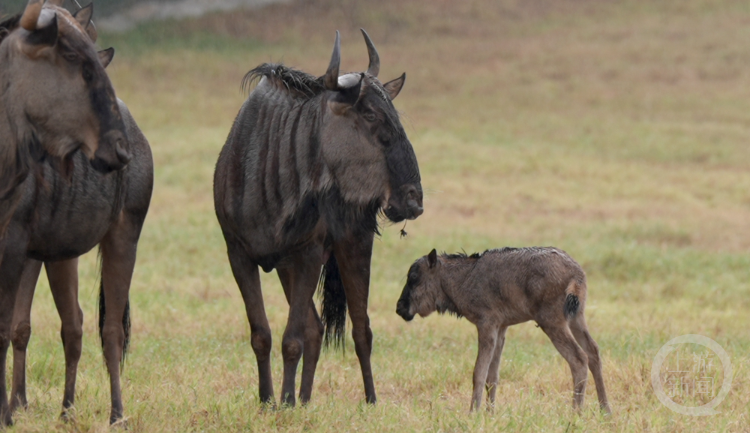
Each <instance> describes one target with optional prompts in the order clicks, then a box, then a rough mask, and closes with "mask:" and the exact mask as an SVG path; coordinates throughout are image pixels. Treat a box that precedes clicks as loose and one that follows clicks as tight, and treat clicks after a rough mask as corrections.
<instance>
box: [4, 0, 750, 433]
mask: <svg viewBox="0 0 750 433" xmlns="http://www.w3.org/2000/svg"><path fill="white" fill-rule="evenodd" d="M749 22H750V6H748V5H747V4H745V3H741V2H732V1H709V0H689V1H688V0H680V1H677V0H675V1H660V2H647V1H638V0H623V1H613V2H599V1H571V0H566V1H551V0H534V1H523V2H517V1H512V0H506V1H499V2H493V1H489V0H467V1H463V2H452V1H447V0H438V1H433V2H429V3H425V2H420V1H416V0H405V1H404V0H401V1H396V0H384V1H381V2H377V3H374V2H364V1H356V0H328V1H316V2H300V3H295V4H292V5H282V6H274V7H270V8H266V9H262V10H256V11H252V12H234V13H231V14H217V15H211V16H207V17H203V18H201V19H196V20H190V21H186V22H179V23H169V22H168V23H162V24H158V25H148V26H143V27H141V28H139V29H137V30H134V31H132V32H130V33H127V34H124V35H106V34H105V35H102V37H101V39H100V45H101V46H102V47H108V46H110V45H112V46H114V47H115V48H116V49H117V56H116V58H115V60H114V62H113V64H112V65H111V66H110V67H109V72H110V74H111V77H112V80H113V82H114V84H115V87H116V89H117V93H118V96H119V97H120V98H122V99H123V100H125V101H126V103H127V104H128V105H129V107H130V109H131V111H132V113H133V115H134V116H135V117H136V119H137V120H138V122H139V124H140V125H141V127H142V129H143V130H144V132H145V134H146V136H147V137H148V138H149V140H150V142H151V144H152V146H153V150H154V156H155V160H156V167H157V168H156V186H155V192H154V197H153V201H152V207H151V211H150V213H149V217H148V219H147V221H146V225H145V228H144V232H143V236H142V239H141V243H140V249H139V260H138V265H137V267H136V272H135V277H134V281H133V287H132V291H131V302H132V311H133V342H132V352H131V354H130V356H129V358H128V361H127V364H126V368H125V371H124V382H123V387H124V390H123V395H124V398H125V410H126V414H127V415H128V416H129V426H130V429H129V430H130V431H133V432H155V431H174V432H184V431H216V432H226V431H276V430H281V431H303V430H304V431H337V430H338V431H399V432H400V431H436V432H437V431H498V430H506V431H529V432H538V431H563V430H564V431H747V430H748V429H750V422H749V421H748V417H750V409H748V407H750V376H748V353H750V335H749V334H748V331H747V329H748V323H749V322H748V319H747V311H748V308H750V254H749V253H750V146H749V145H748V143H750V72H748V71H750V26H748V23H749ZM359 27H364V28H366V29H367V31H368V32H369V33H370V35H371V36H372V38H373V40H374V41H375V43H376V45H377V47H378V49H379V51H380V54H381V62H382V69H381V70H382V72H381V76H382V78H383V79H390V78H394V77H396V76H398V75H400V74H401V73H402V72H404V71H406V72H407V77H408V78H407V82H406V86H405V88H404V90H403V92H402V93H401V95H400V96H399V97H398V99H397V100H396V102H395V103H396V106H397V108H398V109H399V110H400V111H401V112H402V115H403V122H404V125H405V126H406V128H407V133H408V134H409V136H410V138H411V141H412V143H413V145H414V148H415V150H416V153H417V157H418V159H419V162H420V168H421V170H422V177H423V187H424V188H425V190H426V197H425V213H424V215H423V216H422V217H420V218H419V219H418V220H416V221H413V222H409V223H408V225H407V227H406V230H407V231H408V232H409V235H408V236H407V237H406V238H405V239H400V238H399V229H401V226H400V225H399V226H386V227H385V228H384V230H383V235H382V236H381V238H380V239H379V240H378V241H376V245H375V251H374V258H373V279H372V289H371V298H370V313H371V321H372V328H373V332H374V334H375V340H374V353H373V365H374V374H375V384H376V389H377V391H378V396H379V399H380V401H379V402H378V404H377V406H374V407H370V406H367V405H364V404H363V399H364V394H363V389H362V385H361V383H362V381H361V376H360V373H359V367H358V363H357V358H356V355H355V353H354V350H353V343H352V342H351V339H349V340H348V346H347V348H346V352H345V354H343V355H342V354H341V353H340V352H338V353H337V352H333V351H329V352H328V353H327V354H324V355H323V356H322V357H321V362H320V364H319V367H318V374H317V377H316V385H315V388H314V392H313V400H312V402H311V404H310V405H309V406H308V407H306V408H297V409H294V410H280V411H266V412H261V411H260V406H259V404H258V400H257V371H256V364H255V358H254V355H253V353H252V350H251V347H250V344H249V334H250V331H249V326H248V325H247V320H246V317H245V316H244V308H243V306H242V301H241V298H240V296H239V291H238V290H237V287H236V284H235V282H234V280H233V278H232V276H231V272H230V270H229V266H228V262H227V259H226V254H225V247H224V243H223V239H222V238H221V234H220V230H219V227H218V223H217V222H216V219H215V216H214V212H213V202H212V193H211V191H212V187H211V182H212V175H213V166H214V162H215V160H216V158H217V156H218V152H219V150H220V148H221V146H222V145H223V143H224V140H225V138H226V135H227V133H228V130H229V127H230V125H231V123H232V121H233V119H234V116H235V115H236V113H237V110H238V109H239V106H240V105H241V103H242V101H243V99H244V95H243V93H242V92H241V91H240V87H239V86H240V80H241V78H242V76H243V75H244V73H245V72H246V71H248V70H249V69H251V68H252V67H254V66H255V65H257V64H259V63H261V62H266V61H283V62H285V63H286V64H289V65H293V66H296V67H299V68H301V69H304V70H306V71H309V72H311V73H314V74H322V73H323V72H324V71H325V68H326V66H327V64H328V60H329V58H330V50H331V47H332V42H333V37H334V31H335V30H336V29H338V30H341V32H342V44H343V46H342V49H343V54H342V61H343V64H342V69H343V70H362V69H364V68H365V67H366V65H367V53H366V49H365V45H364V43H363V41H362V39H361V36H360V35H359V32H358V30H357V29H358V28H359ZM505 245H512V246H525V245H555V246H557V247H560V248H562V249H565V250H566V251H568V252H569V253H570V254H571V255H572V256H573V257H575V258H576V259H577V260H578V261H579V262H580V263H581V264H582V265H583V267H584V269H585V270H586V271H587V273H588V277H589V300H588V306H587V311H586V316H587V320H588V323H589V326H590V328H591V332H592V335H593V337H594V338H595V339H596V341H597V342H598V343H599V345H600V347H601V349H602V353H603V359H604V375H605V381H606V384H607V386H608V391H609V394H610V402H611V405H612V408H613V412H614V413H613V415H612V416H611V417H604V416H602V415H601V414H600V413H599V412H598V410H597V405H596V397H595V394H594V389H593V381H589V387H588V390H587V396H586V401H587V403H586V407H585V409H584V411H583V412H582V413H580V414H576V413H574V412H573V411H572V410H571V409H570V407H569V403H570V400H571V393H572V384H571V379H570V372H569V369H568V367H567V364H565V362H564V361H563V359H562V358H561V357H560V356H559V354H557V352H556V351H555V349H554V347H553V346H552V345H551V343H550V342H549V340H548V339H547V338H546V336H545V335H544V334H543V333H542V332H541V330H539V329H537V328H536V327H535V326H534V324H533V323H528V324H524V325H519V326H516V327H513V328H511V329H510V330H509V332H508V339H507V343H506V346H505V352H504V354H503V361H502V365H501V369H500V385H499V390H498V404H497V407H496V409H495V411H494V412H492V413H485V412H484V411H482V412H481V413H478V414H469V413H468V407H469V400H470V393H471V372H472V368H473V365H474V359H475V355H476V346H477V344H476V336H475V332H476V331H475V329H474V327H473V326H472V325H471V324H469V323H468V322H466V321H465V320H463V321H457V320H456V319H455V318H452V317H442V316H437V315H433V316H430V317H428V318H427V319H419V318H418V319H416V320H415V321H414V322H413V323H408V324H407V323H405V322H403V321H402V320H401V319H400V318H399V317H398V316H396V314H395V312H394V311H395V306H396V300H397V299H398V296H399V294H400V291H401V288H402V287H403V284H404V282H405V275H406V271H407V269H408V267H409V265H410V264H411V262H412V261H413V260H414V259H416V258H417V257H419V256H421V255H423V254H426V253H427V252H429V250H430V249H431V248H433V247H436V248H438V250H445V251H448V252H453V251H458V250H461V249H464V250H466V251H467V252H472V251H482V250H484V249H487V248H493V247H499V246H505ZM81 272H82V279H81V304H82V308H83V310H84V314H85V316H86V323H85V337H84V354H83V357H82V360H81V364H80V374H79V387H78V395H77V408H78V411H77V415H76V421H75V422H73V423H69V424H63V423H61V422H58V421H57V418H56V417H57V415H58V413H59V409H60V407H59V405H60V401H61V398H62V388H63V374H64V369H63V360H64V356H63V353H62V350H61V348H60V343H59V333H58V329H59V328H58V326H59V319H58V318H57V315H56V313H55V312H54V304H53V301H52V299H51V296H50V293H49V289H48V288H47V285H46V282H44V281H43V282H42V283H40V286H39V288H38V295H37V299H36V304H35V306H34V311H33V326H34V330H33V332H34V334H33V337H32V342H31V345H30V349H29V352H30V366H29V371H28V374H29V394H30V395H29V397H30V407H29V409H28V411H26V412H23V413H20V414H18V415H17V416H16V421H17V426H16V427H14V428H13V429H11V430H10V431H13V432H26V431H40V432H41V431H49V430H50V429H57V430H58V431H71V432H73V431H76V432H77V431H105V430H107V427H106V420H107V414H108V413H109V406H108V405H109V403H108V402H109V388H108V386H107V385H106V384H107V381H106V372H105V369H104V366H103V363H102V361H101V359H102V357H101V351H100V349H99V348H98V344H97V337H96V331H95V322H96V319H95V317H96V309H95V301H96V299H95V298H96V293H95V292H96V290H95V289H96V287H97V283H96V275H95V272H96V263H95V257H94V255H93V254H90V255H88V256H87V257H85V258H84V259H83V260H82V271H81ZM43 278H44V277H43ZM263 287H264V296H265V300H266V305H267V310H268V314H269V320H270V321H271V326H272V328H273V330H274V352H273V368H274V378H275V383H274V385H275V387H276V392H277V394H278V392H279V390H280V381H281V380H280V379H281V367H282V363H281V355H280V341H281V334H282V332H283V329H284V324H285V321H286V314H287V306H286V301H285V298H284V296H283V292H282V290H281V287H280V285H279V283H278V280H277V279H276V277H275V274H274V273H272V274H269V275H263ZM682 334H701V335H705V336H708V337H710V338H712V339H714V340H716V341H717V342H718V343H719V344H721V345H722V346H723V347H724V349H725V350H726V351H727V352H728V353H729V355H730V357H731V361H732V364H733V367H734V379H733V386H732V390H731V392H730V393H729V394H728V396H727V398H726V399H725V400H724V402H723V403H722V404H721V405H720V406H719V407H718V408H717V409H718V410H719V411H720V412H721V413H720V414H719V415H714V416H708V417H690V416H685V415H680V414H677V413H674V412H672V411H670V410H669V409H667V408H666V407H664V406H663V405H662V404H661V403H660V402H659V401H658V400H657V398H656V396H655V395H654V393H653V390H652V386H651V382H650V372H651V365H652V361H653V358H654V356H655V355H656V353H657V352H658V350H659V349H660V347H661V346H662V345H663V344H664V343H666V342H667V341H668V340H670V339H671V338H673V337H676V336H679V335H682ZM698 349H699V348H693V350H698ZM687 355H689V353H688V354H687ZM687 355H686V356H687ZM717 380H718V382H719V383H720V382H721V377H717ZM704 402H705V401H704ZM686 404H692V405H697V404H702V403H701V402H700V401H698V402H688V403H686Z"/></svg>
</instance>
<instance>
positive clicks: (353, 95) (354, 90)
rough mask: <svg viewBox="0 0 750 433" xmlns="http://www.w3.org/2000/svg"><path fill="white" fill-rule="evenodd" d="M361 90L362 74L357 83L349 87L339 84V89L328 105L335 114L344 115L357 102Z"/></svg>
mask: <svg viewBox="0 0 750 433" xmlns="http://www.w3.org/2000/svg"><path fill="white" fill-rule="evenodd" d="M361 90H362V76H361V75H360V78H359V81H357V84H354V85H351V86H348V87H341V86H339V90H338V91H336V93H335V94H334V95H333V97H331V99H330V100H329V101H328V106H329V107H331V111H333V112H334V113H335V114H338V115H342V114H344V113H345V112H346V111H347V110H348V109H350V108H351V107H352V106H354V104H356V103H357V101H358V100H359V95H360V92H361Z"/></svg>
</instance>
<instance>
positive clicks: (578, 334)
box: [569, 314, 612, 413]
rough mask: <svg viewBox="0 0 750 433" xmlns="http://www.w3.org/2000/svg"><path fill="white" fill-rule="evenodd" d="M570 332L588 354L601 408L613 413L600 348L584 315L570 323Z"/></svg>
mask: <svg viewBox="0 0 750 433" xmlns="http://www.w3.org/2000/svg"><path fill="white" fill-rule="evenodd" d="M569 324H570V330H571V331H572V332H573V336H574V337H575V339H576V341H577V342H578V344H580V345H581V347H582V348H583V350H584V351H585V352H586V355H587V356H588V361H589V370H591V374H592V375H593V376H594V384H595V385H596V395H597V397H599V406H600V407H601V408H602V410H604V411H605V412H607V413H612V411H611V410H610V408H609V402H608V401H607V391H606V390H605V389H604V378H603V377H602V363H601V358H600V357H599V346H598V345H597V344H596V341H594V339H593V338H591V334H589V330H588V327H587V326H586V319H585V318H584V317H583V314H580V315H578V316H577V317H576V318H574V319H573V320H571V321H570V322H569Z"/></svg>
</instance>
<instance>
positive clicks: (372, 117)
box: [362, 111, 378, 122]
mask: <svg viewBox="0 0 750 433" xmlns="http://www.w3.org/2000/svg"><path fill="white" fill-rule="evenodd" d="M362 117H364V118H365V120H367V121H368V122H374V121H376V120H377V119H378V116H376V115H375V113H373V112H372V111H365V112H363V113H362Z"/></svg>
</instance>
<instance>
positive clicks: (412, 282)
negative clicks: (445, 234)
mask: <svg viewBox="0 0 750 433" xmlns="http://www.w3.org/2000/svg"><path fill="white" fill-rule="evenodd" d="M440 266H441V265H440V261H439V260H438V257H437V251H435V250H434V249H433V250H432V251H430V254H428V255H426V256H423V257H421V258H419V259H418V260H417V261H416V262H414V264H412V265H411V268H409V274H408V275H407V278H406V285H405V286H404V290H403V291H402V292H401V297H400V298H399V300H398V304H397V306H396V313H398V315H399V316H401V317H403V318H404V320H406V321H410V320H412V319H413V318H414V315H415V314H419V315H420V316H422V317H426V316H428V315H429V314H430V313H432V312H433V311H435V310H437V309H438V304H439V303H440V300H441V298H442V297H443V296H444V295H443V291H442V288H441V287H440V277H439V272H440Z"/></svg>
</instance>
